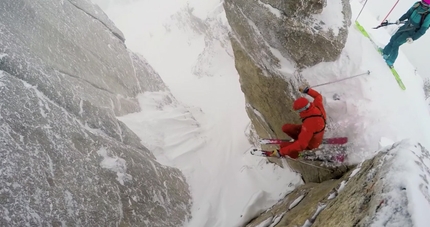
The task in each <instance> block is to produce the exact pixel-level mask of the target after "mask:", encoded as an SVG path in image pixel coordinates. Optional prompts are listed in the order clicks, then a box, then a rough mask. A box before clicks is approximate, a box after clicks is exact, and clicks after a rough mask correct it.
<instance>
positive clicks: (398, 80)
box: [355, 21, 406, 90]
mask: <svg viewBox="0 0 430 227" xmlns="http://www.w3.org/2000/svg"><path fill="white" fill-rule="evenodd" d="M355 26H356V27H357V29H358V30H359V31H360V32H361V34H363V35H364V37H366V38H368V39H369V40H370V42H371V43H372V44H373V46H374V47H375V49H376V50H377V51H378V53H379V54H381V55H382V54H383V53H382V51H381V48H380V47H379V46H378V45H377V44H376V43H375V42H374V41H373V40H372V38H371V37H370V35H369V33H367V32H366V30H365V29H364V28H363V26H361V25H360V23H358V21H355ZM387 67H388V68H389V69H390V71H391V73H392V74H393V76H394V78H395V79H396V81H397V84H398V85H399V87H400V88H401V89H402V90H406V87H405V85H404V84H403V81H402V79H401V78H400V76H399V74H398V73H397V71H396V69H394V67H390V66H389V65H387Z"/></svg>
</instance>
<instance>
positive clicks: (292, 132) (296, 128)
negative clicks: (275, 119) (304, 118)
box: [279, 124, 302, 159]
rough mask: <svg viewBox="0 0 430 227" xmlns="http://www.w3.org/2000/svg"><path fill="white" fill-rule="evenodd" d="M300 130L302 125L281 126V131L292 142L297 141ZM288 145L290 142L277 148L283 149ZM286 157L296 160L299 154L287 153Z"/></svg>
mask: <svg viewBox="0 0 430 227" xmlns="http://www.w3.org/2000/svg"><path fill="white" fill-rule="evenodd" d="M301 130H302V125H294V124H285V125H283V126H282V131H283V132H285V134H287V135H288V136H289V137H290V138H291V139H294V140H297V139H298V138H299V134H300V131H301ZM290 144H292V142H283V143H281V144H280V145H279V147H280V148H281V149H282V148H283V147H286V146H288V145H290ZM288 156H290V157H291V158H294V159H296V158H298V157H299V152H292V153H289V154H288Z"/></svg>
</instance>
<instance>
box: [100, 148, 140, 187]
mask: <svg viewBox="0 0 430 227" xmlns="http://www.w3.org/2000/svg"><path fill="white" fill-rule="evenodd" d="M97 154H98V155H100V156H101V157H102V158H103V160H102V161H101V162H100V166H101V167H102V168H105V169H109V170H111V171H113V172H115V173H116V175H117V178H116V180H117V181H118V182H119V183H120V184H121V185H124V182H125V181H130V180H132V176H131V175H130V174H127V173H126V171H127V165H126V161H125V160H124V159H122V158H120V157H116V156H113V157H110V156H109V154H108V151H107V150H106V148H104V147H101V148H100V149H99V150H98V151H97Z"/></svg>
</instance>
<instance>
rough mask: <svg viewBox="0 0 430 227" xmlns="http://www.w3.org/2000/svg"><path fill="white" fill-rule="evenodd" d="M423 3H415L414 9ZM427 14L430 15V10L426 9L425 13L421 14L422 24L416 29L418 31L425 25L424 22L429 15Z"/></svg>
mask: <svg viewBox="0 0 430 227" xmlns="http://www.w3.org/2000/svg"><path fill="white" fill-rule="evenodd" d="M421 5H422V3H421V2H417V3H415V4H414V9H417V8H418V7H419V6H421ZM427 15H429V10H426V11H425V12H424V13H423V14H421V21H420V26H419V27H418V28H417V29H416V31H418V30H420V28H421V26H423V23H424V21H425V19H426V17H427Z"/></svg>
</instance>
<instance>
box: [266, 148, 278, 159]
mask: <svg viewBox="0 0 430 227" xmlns="http://www.w3.org/2000/svg"><path fill="white" fill-rule="evenodd" d="M265 154H266V156H267V157H277V158H280V157H281V155H280V154H279V151H278V149H275V150H274V151H266V153H265Z"/></svg>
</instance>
